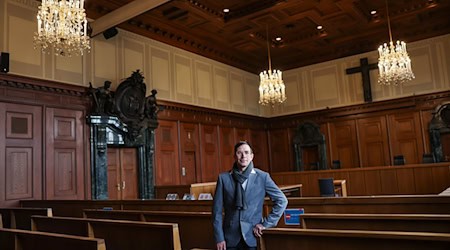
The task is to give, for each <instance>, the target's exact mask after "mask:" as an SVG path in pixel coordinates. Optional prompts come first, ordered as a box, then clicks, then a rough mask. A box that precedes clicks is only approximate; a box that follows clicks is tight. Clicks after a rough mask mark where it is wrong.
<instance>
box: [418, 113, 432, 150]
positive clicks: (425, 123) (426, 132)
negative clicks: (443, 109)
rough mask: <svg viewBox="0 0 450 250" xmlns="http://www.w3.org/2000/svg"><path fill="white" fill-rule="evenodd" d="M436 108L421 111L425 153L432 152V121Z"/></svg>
mask: <svg viewBox="0 0 450 250" xmlns="http://www.w3.org/2000/svg"><path fill="white" fill-rule="evenodd" d="M433 112H434V110H422V111H420V122H421V128H422V142H423V151H424V153H428V154H429V153H431V145H430V122H431V119H432V118H433Z"/></svg>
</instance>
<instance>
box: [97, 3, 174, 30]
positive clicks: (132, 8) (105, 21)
mask: <svg viewBox="0 0 450 250" xmlns="http://www.w3.org/2000/svg"><path fill="white" fill-rule="evenodd" d="M169 1H170V0H135V1H133V2H130V3H128V4H126V5H124V6H122V7H120V8H118V9H116V10H114V11H111V12H110V13H108V14H106V15H104V16H102V17H100V18H98V19H97V20H95V21H93V22H91V23H90V24H89V25H90V26H91V28H92V34H91V37H94V36H96V35H98V34H100V33H102V32H103V31H105V30H107V29H109V28H112V27H115V26H116V25H119V24H121V23H123V22H126V21H128V20H130V19H131V18H133V17H135V16H138V15H140V14H142V13H144V12H147V11H149V10H151V9H153V8H156V7H158V6H160V5H162V4H164V3H166V2H169Z"/></svg>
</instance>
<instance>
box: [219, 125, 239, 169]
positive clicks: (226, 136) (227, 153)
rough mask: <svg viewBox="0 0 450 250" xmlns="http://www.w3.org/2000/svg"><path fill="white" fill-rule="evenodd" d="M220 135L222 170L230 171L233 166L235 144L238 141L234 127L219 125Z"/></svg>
mask: <svg viewBox="0 0 450 250" xmlns="http://www.w3.org/2000/svg"><path fill="white" fill-rule="evenodd" d="M219 136H220V166H219V168H220V170H219V171H220V172H225V171H229V170H230V169H231V168H232V167H233V163H234V161H235V159H234V145H235V144H236V143H237V141H236V140H235V136H234V128H232V127H219Z"/></svg>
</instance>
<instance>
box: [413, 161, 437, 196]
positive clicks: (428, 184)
mask: <svg viewBox="0 0 450 250" xmlns="http://www.w3.org/2000/svg"><path fill="white" fill-rule="evenodd" d="M425 168H426V167H419V168H414V184H415V192H414V194H433V193H434V194H437V193H438V191H437V190H434V186H433V173H432V172H431V171H429V170H428V169H425Z"/></svg>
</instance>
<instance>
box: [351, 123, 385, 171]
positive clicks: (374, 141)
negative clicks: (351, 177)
mask: <svg viewBox="0 0 450 250" xmlns="http://www.w3.org/2000/svg"><path fill="white" fill-rule="evenodd" d="M357 124H358V132H359V145H360V150H361V166H362V167H372V166H387V165H389V163H390V156H389V146H388V145H389V144H388V138H387V127H386V118H385V117H384V116H378V117H370V118H362V119H358V122H357Z"/></svg>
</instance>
